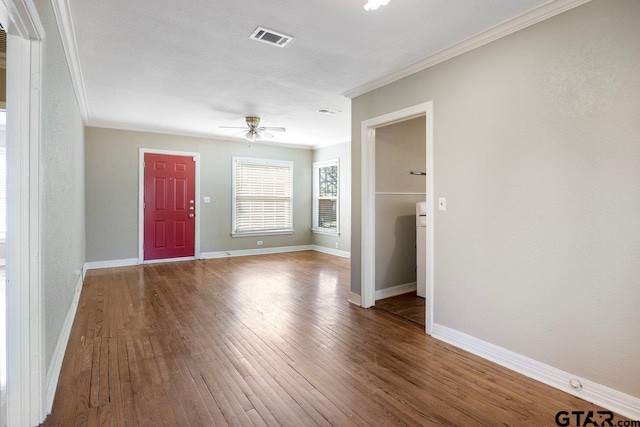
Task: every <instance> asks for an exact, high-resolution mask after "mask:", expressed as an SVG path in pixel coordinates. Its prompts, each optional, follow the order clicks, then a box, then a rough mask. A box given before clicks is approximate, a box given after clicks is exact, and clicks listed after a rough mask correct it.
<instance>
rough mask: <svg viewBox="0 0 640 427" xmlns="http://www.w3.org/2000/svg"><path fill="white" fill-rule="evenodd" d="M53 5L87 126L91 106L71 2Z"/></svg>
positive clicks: (63, 0)
mask: <svg viewBox="0 0 640 427" xmlns="http://www.w3.org/2000/svg"><path fill="white" fill-rule="evenodd" d="M51 4H52V6H53V14H54V15H55V17H56V22H57V23H58V30H59V31H60V38H62V46H63V48H64V54H65V56H66V58H67V64H68V65H69V73H70V74H71V82H72V83H73V89H74V92H75V93H76V99H77V100H78V108H79V109H80V115H81V116H82V121H83V122H84V124H85V125H86V124H88V123H89V104H88V102H87V91H86V89H85V85H84V77H83V76H82V68H81V67H80V56H79V55H78V44H77V42H76V32H75V30H74V28H73V20H72V18H71V9H70V6H69V1H68V0H53V1H52V2H51Z"/></svg>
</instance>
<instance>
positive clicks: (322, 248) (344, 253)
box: [311, 245, 351, 258]
mask: <svg viewBox="0 0 640 427" xmlns="http://www.w3.org/2000/svg"><path fill="white" fill-rule="evenodd" d="M311 246H312V249H313V250H314V251H316V252H322V253H323V254H329V255H335V256H339V257H341V258H351V252H347V251H341V250H339V249H333V248H327V247H325V246H318V245H311Z"/></svg>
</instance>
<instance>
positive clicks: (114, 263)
mask: <svg viewBox="0 0 640 427" xmlns="http://www.w3.org/2000/svg"><path fill="white" fill-rule="evenodd" d="M300 251H316V252H322V253H325V254H329V255H335V256H339V257H342V258H350V257H351V254H350V253H349V252H346V251H340V250H338V249H331V248H325V247H323V246H317V245H298V246H280V247H275V248H257V249H240V250H233V251H219V252H202V253H200V255H199V256H198V259H216V258H230V257H236V256H250V255H267V254H281V253H286V252H300ZM194 259H196V258H194V257H188V258H171V259H161V260H153V261H145V264H153V263H160V262H172V261H189V260H194ZM139 263H140V262H139V260H138V258H126V259H112V260H107V261H92V262H87V263H85V264H84V268H83V269H82V277H83V278H84V276H85V275H86V273H87V270H95V269H99V268H113V267H129V266H132V265H138V264H139Z"/></svg>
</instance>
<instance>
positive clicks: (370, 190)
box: [361, 102, 434, 334]
mask: <svg viewBox="0 0 640 427" xmlns="http://www.w3.org/2000/svg"><path fill="white" fill-rule="evenodd" d="M419 117H424V126H425V132H424V146H425V151H424V153H425V156H426V159H425V162H424V163H423V164H426V168H425V169H426V170H424V171H419V172H421V173H424V175H422V174H421V175H420V177H423V178H424V180H425V181H424V186H425V187H424V188H425V189H426V196H424V198H423V199H422V200H425V199H426V220H425V226H426V253H425V254H424V256H425V259H424V260H423V261H424V265H425V266H426V269H425V271H424V273H423V274H424V276H426V277H423V278H422V279H424V282H425V288H426V289H425V305H424V310H425V316H424V327H425V331H426V333H427V334H431V325H432V324H433V305H434V300H433V288H434V283H433V282H434V275H433V264H434V262H433V261H434V251H433V236H434V228H433V224H434V221H433V204H434V183H433V177H434V174H433V163H434V162H433V102H427V103H424V104H420V105H416V106H413V107H409V108H405V109H403V110H399V111H396V112H393V113H390V114H386V115H383V116H379V117H375V118H373V119H369V120H366V121H363V122H362V160H361V161H362V181H361V192H362V195H361V197H362V241H361V244H362V264H361V305H362V306H363V307H365V308H368V307H373V306H375V305H376V299H379V298H376V282H377V279H378V278H377V277H376V275H377V273H379V272H377V270H376V261H377V257H376V233H377V232H379V231H378V225H379V224H378V223H377V218H376V214H377V206H376V199H377V197H376V196H377V194H376V191H377V187H376V131H378V130H381V128H383V127H386V126H389V125H394V124H397V123H401V122H405V121H408V120H412V119H416V118H419ZM398 168H404V166H403V165H398ZM410 172H411V171H410V170H406V171H404V172H401V173H406V174H409V173H410ZM416 179H419V178H418V177H416ZM409 193H411V191H410V192H409ZM415 193H419V191H415ZM378 195H379V194H378ZM400 196H420V198H422V197H423V195H419V194H413V195H402V194H401V195H400ZM414 209H415V208H414ZM414 212H415V211H414ZM404 216H409V215H404ZM405 220H406V221H405V222H407V223H408V218H405ZM403 221H404V220H403ZM412 221H413V224H416V222H415V213H414V215H413V219H412ZM405 228H406V227H405ZM414 230H415V228H414ZM380 295H381V294H380V292H378V296H380Z"/></svg>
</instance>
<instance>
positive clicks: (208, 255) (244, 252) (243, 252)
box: [199, 245, 313, 259]
mask: <svg viewBox="0 0 640 427" xmlns="http://www.w3.org/2000/svg"><path fill="white" fill-rule="evenodd" d="M311 250H313V246H312V245H299V246H279V247H275V248H260V249H240V250H237V251H220V252H202V253H201V254H200V257H199V258H200V259H215V258H230V257H236V256H250V255H268V254H282V253H285V252H300V251H311Z"/></svg>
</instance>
